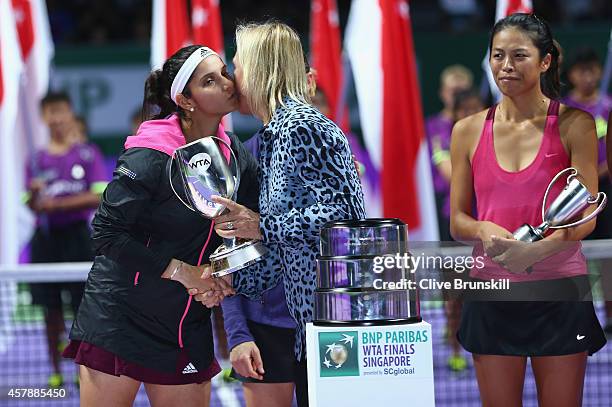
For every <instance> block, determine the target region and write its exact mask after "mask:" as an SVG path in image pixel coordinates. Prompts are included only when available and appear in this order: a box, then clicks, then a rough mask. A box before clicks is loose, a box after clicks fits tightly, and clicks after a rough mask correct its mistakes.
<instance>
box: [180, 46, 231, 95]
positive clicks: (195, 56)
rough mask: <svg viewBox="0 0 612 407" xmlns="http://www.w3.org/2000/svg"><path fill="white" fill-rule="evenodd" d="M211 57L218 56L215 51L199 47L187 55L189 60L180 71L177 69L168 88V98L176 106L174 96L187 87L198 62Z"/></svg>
mask: <svg viewBox="0 0 612 407" xmlns="http://www.w3.org/2000/svg"><path fill="white" fill-rule="evenodd" d="M211 55H217V56H219V55H218V54H217V53H216V52H215V51H213V50H212V49H210V48H208V47H200V48H198V49H196V50H195V51H193V53H192V54H191V55H189V58H187V60H186V61H185V63H184V64H183V66H181V69H179V71H178V73H177V74H176V76H175V77H174V80H173V81H172V86H170V98H171V99H172V101H173V102H174V103H176V104H177V105H178V102H177V101H176V95H178V94H179V93H181V92H183V89H185V85H187V82H188V81H189V78H191V74H192V73H193V71H195V69H196V68H197V67H198V65H199V64H200V62H202V61H203V60H204V59H206V58H208V57H209V56H211Z"/></svg>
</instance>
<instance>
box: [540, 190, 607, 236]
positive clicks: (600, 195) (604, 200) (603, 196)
mask: <svg viewBox="0 0 612 407" xmlns="http://www.w3.org/2000/svg"><path fill="white" fill-rule="evenodd" d="M599 198H601V202H600V203H599V206H598V207H597V209H595V210H594V211H593V212H592V213H591V214H590V215H589V216H587V217H586V218H583V219H580V220H577V221H576V222H574V223H570V224H569V225H563V226H550V229H565V228H571V227H574V226H578V225H582V224H583V223H587V222H588V221H590V220H591V219H593V218H594V217H595V216H597V215H599V213H600V212H601V211H603V210H604V208H605V207H606V204H607V203H608V197H607V196H606V194H605V193H604V192H598V193H597V195H595V199H593V200H591V199H589V200H588V203H590V204H594V203H596V202H597V201H599Z"/></svg>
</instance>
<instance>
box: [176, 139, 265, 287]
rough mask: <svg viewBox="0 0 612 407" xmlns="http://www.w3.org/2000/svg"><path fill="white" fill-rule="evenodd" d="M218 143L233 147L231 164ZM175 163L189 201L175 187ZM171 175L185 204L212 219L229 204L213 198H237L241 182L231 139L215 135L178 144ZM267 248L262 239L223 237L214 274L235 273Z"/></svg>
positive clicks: (213, 264)
mask: <svg viewBox="0 0 612 407" xmlns="http://www.w3.org/2000/svg"><path fill="white" fill-rule="evenodd" d="M218 143H222V144H224V145H225V146H226V147H227V149H228V150H229V151H230V155H231V160H230V163H229V164H228V162H227V160H226V159H225V157H224V156H223V153H222V152H221V149H220V148H219V144H218ZM175 164H176V165H177V168H178V172H179V174H180V177H181V184H182V186H183V191H184V195H185V197H186V200H187V202H185V200H184V199H183V197H182V196H181V194H179V193H178V192H177V190H176V189H175V188H174V184H173V181H172V167H173V166H174V165H175ZM168 175H169V179H170V186H171V187H172V191H174V194H175V195H176V196H177V198H178V199H179V200H180V201H181V202H182V203H183V205H185V206H186V207H187V208H189V209H191V210H192V211H194V212H198V213H199V214H201V215H202V216H204V217H206V218H209V219H214V218H215V217H217V216H219V215H221V214H222V213H223V211H225V206H223V205H220V204H217V203H215V202H213V201H212V200H211V196H212V195H219V196H222V197H224V198H228V199H232V200H235V197H236V195H237V193H238V185H239V183H240V169H239V167H238V162H237V160H236V156H235V155H234V153H233V151H232V150H231V148H230V147H229V145H227V143H225V142H224V141H223V140H221V139H219V138H217V137H212V136H211V137H204V138H202V139H199V140H196V141H194V142H192V143H189V144H186V145H184V146H182V147H180V148H177V149H176V150H175V151H174V154H173V155H172V160H171V162H170V165H169V166H168ZM266 252H267V249H266V247H265V246H264V244H263V243H262V242H260V241H255V240H241V239H236V238H231V239H223V244H222V245H221V246H219V247H218V248H217V250H215V251H214V253H213V254H212V255H211V256H210V264H211V267H212V269H213V273H212V275H213V276H214V277H221V276H224V275H226V274H230V273H233V272H234V271H237V270H240V269H241V268H244V267H246V266H249V265H251V264H253V263H255V262H256V261H258V260H260V259H261V257H262V256H263V255H264V254H265V253H266Z"/></svg>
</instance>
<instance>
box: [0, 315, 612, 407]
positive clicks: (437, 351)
mask: <svg viewBox="0 0 612 407" xmlns="http://www.w3.org/2000/svg"><path fill="white" fill-rule="evenodd" d="M424 305H426V306H430V308H429V309H427V308H426V307H425V309H423V318H424V319H425V320H426V321H428V322H430V323H431V324H432V326H433V332H434V335H433V336H434V343H433V346H434V348H433V350H434V369H435V394H436V406H438V407H450V406H479V405H480V399H479V396H478V388H477V384H476V379H475V375H474V369H473V367H472V365H471V359H470V357H469V355H468V354H466V355H465V356H466V357H467V358H468V368H467V369H466V370H464V371H462V372H459V373H457V372H452V371H450V370H449V368H448V367H447V359H448V357H449V354H450V353H449V352H450V350H449V347H448V345H447V344H446V343H445V340H444V331H445V328H444V326H445V319H444V313H443V309H442V307H441V305H440V304H438V305H435V304H433V303H428V304H424ZM597 308H598V311H599V313H600V315H601V311H602V310H601V307H600V306H598V307H597ZM10 348H11V351H6V350H2V349H0V406H11V407H13V406H14V407H17V406H24V407H34V406H78V405H79V395H78V388H77V386H76V385H75V383H74V378H75V375H76V366H75V365H74V364H73V363H72V361H70V360H65V361H64V362H63V364H62V370H63V372H64V378H65V380H66V382H67V384H66V385H65V387H64V389H65V390H66V397H65V398H63V399H49V398H47V399H29V400H26V399H20V400H17V399H14V398H10V397H9V396H8V395H7V393H8V391H9V389H10V388H45V387H46V381H47V378H48V375H49V373H50V368H49V363H48V360H47V353H46V349H45V342H44V326H43V324H42V322H41V321H40V320H33V321H22V322H19V323H17V325H16V327H15V331H14V340H13V342H12V345H11V346H10ZM221 363H222V365H224V366H229V363H228V362H226V361H221ZM373 396H374V395H373ZM134 405H135V406H139V407H141V406H148V405H149V403H148V400H147V398H146V394H145V391H144V388H142V387H141V389H140V392H139V394H138V397H137V399H136V403H135V404H134ZM243 405H244V400H243V397H242V390H241V387H240V385H239V384H237V383H225V382H223V380H222V378H221V377H220V375H219V376H217V377H216V378H215V379H214V380H213V391H212V402H211V406H214V407H220V406H224V407H229V406H232V407H233V406H243ZM397 405H398V406H399V405H406V402H405V401H402V400H398V404H397ZM524 406H525V407H530V406H537V401H536V393H535V383H534V380H533V375H532V373H531V370H530V368H529V367H528V371H527V379H526V383H525V389H524ZM584 406H585V407H604V406H612V350H611V348H610V346H609V345H606V347H604V349H602V350H601V351H600V352H598V353H597V354H595V355H594V356H592V357H590V358H589V363H588V368H587V377H586V382H585V388H584Z"/></svg>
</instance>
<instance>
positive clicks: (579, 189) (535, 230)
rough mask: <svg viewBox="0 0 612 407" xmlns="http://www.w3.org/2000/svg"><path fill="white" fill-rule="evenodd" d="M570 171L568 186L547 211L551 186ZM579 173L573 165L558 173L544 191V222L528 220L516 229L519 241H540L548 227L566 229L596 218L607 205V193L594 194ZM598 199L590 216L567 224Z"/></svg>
mask: <svg viewBox="0 0 612 407" xmlns="http://www.w3.org/2000/svg"><path fill="white" fill-rule="evenodd" d="M569 171H571V172H572V173H571V174H570V175H569V176H568V177H567V182H566V185H565V188H564V189H563V191H561V193H560V194H559V196H558V197H557V198H556V199H555V200H554V201H553V203H552V204H551V205H550V207H549V208H548V210H545V208H546V201H547V198H548V193H549V192H550V189H551V188H552V186H553V185H554V184H555V182H556V181H557V179H559V177H561V175H563V174H565V173H566V172H569ZM577 176H578V170H576V169H575V168H573V167H570V168H566V169H564V170H561V171H560V172H559V173H558V174H557V175H555V177H554V178H553V179H552V181H550V184H549V185H548V188H546V192H545V193H544V201H543V202H542V224H541V225H540V226H537V227H533V226H531V225H528V224H526V223H525V224H524V225H523V226H521V227H520V228H518V229H517V230H516V231H515V232H514V238H515V239H516V240H520V241H523V242H535V241H537V240H541V239H543V238H544V233H546V231H547V230H548V229H564V228H571V227H574V226H578V225H582V224H583V223H586V222H588V221H590V220H591V219H593V218H594V217H595V216H597V215H598V214H599V213H600V212H601V211H602V210H603V209H604V208H605V206H606V202H607V201H608V198H607V197H606V194H605V193H603V192H598V193H597V195H595V196H593V195H591V193H590V192H589V191H588V190H587V188H586V187H585V186H584V184H583V183H582V182H580V181H579V180H578V178H577ZM598 202H599V206H598V207H597V209H595V210H594V211H593V212H592V213H591V214H590V215H588V216H587V217H585V218H583V219H580V220H578V221H575V222H571V223H567V222H570V221H571V220H572V219H574V218H575V217H576V216H578V215H580V214H581V213H582V212H583V211H584V210H585V209H586V208H587V207H588V206H589V205H592V204H596V203H598Z"/></svg>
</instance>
